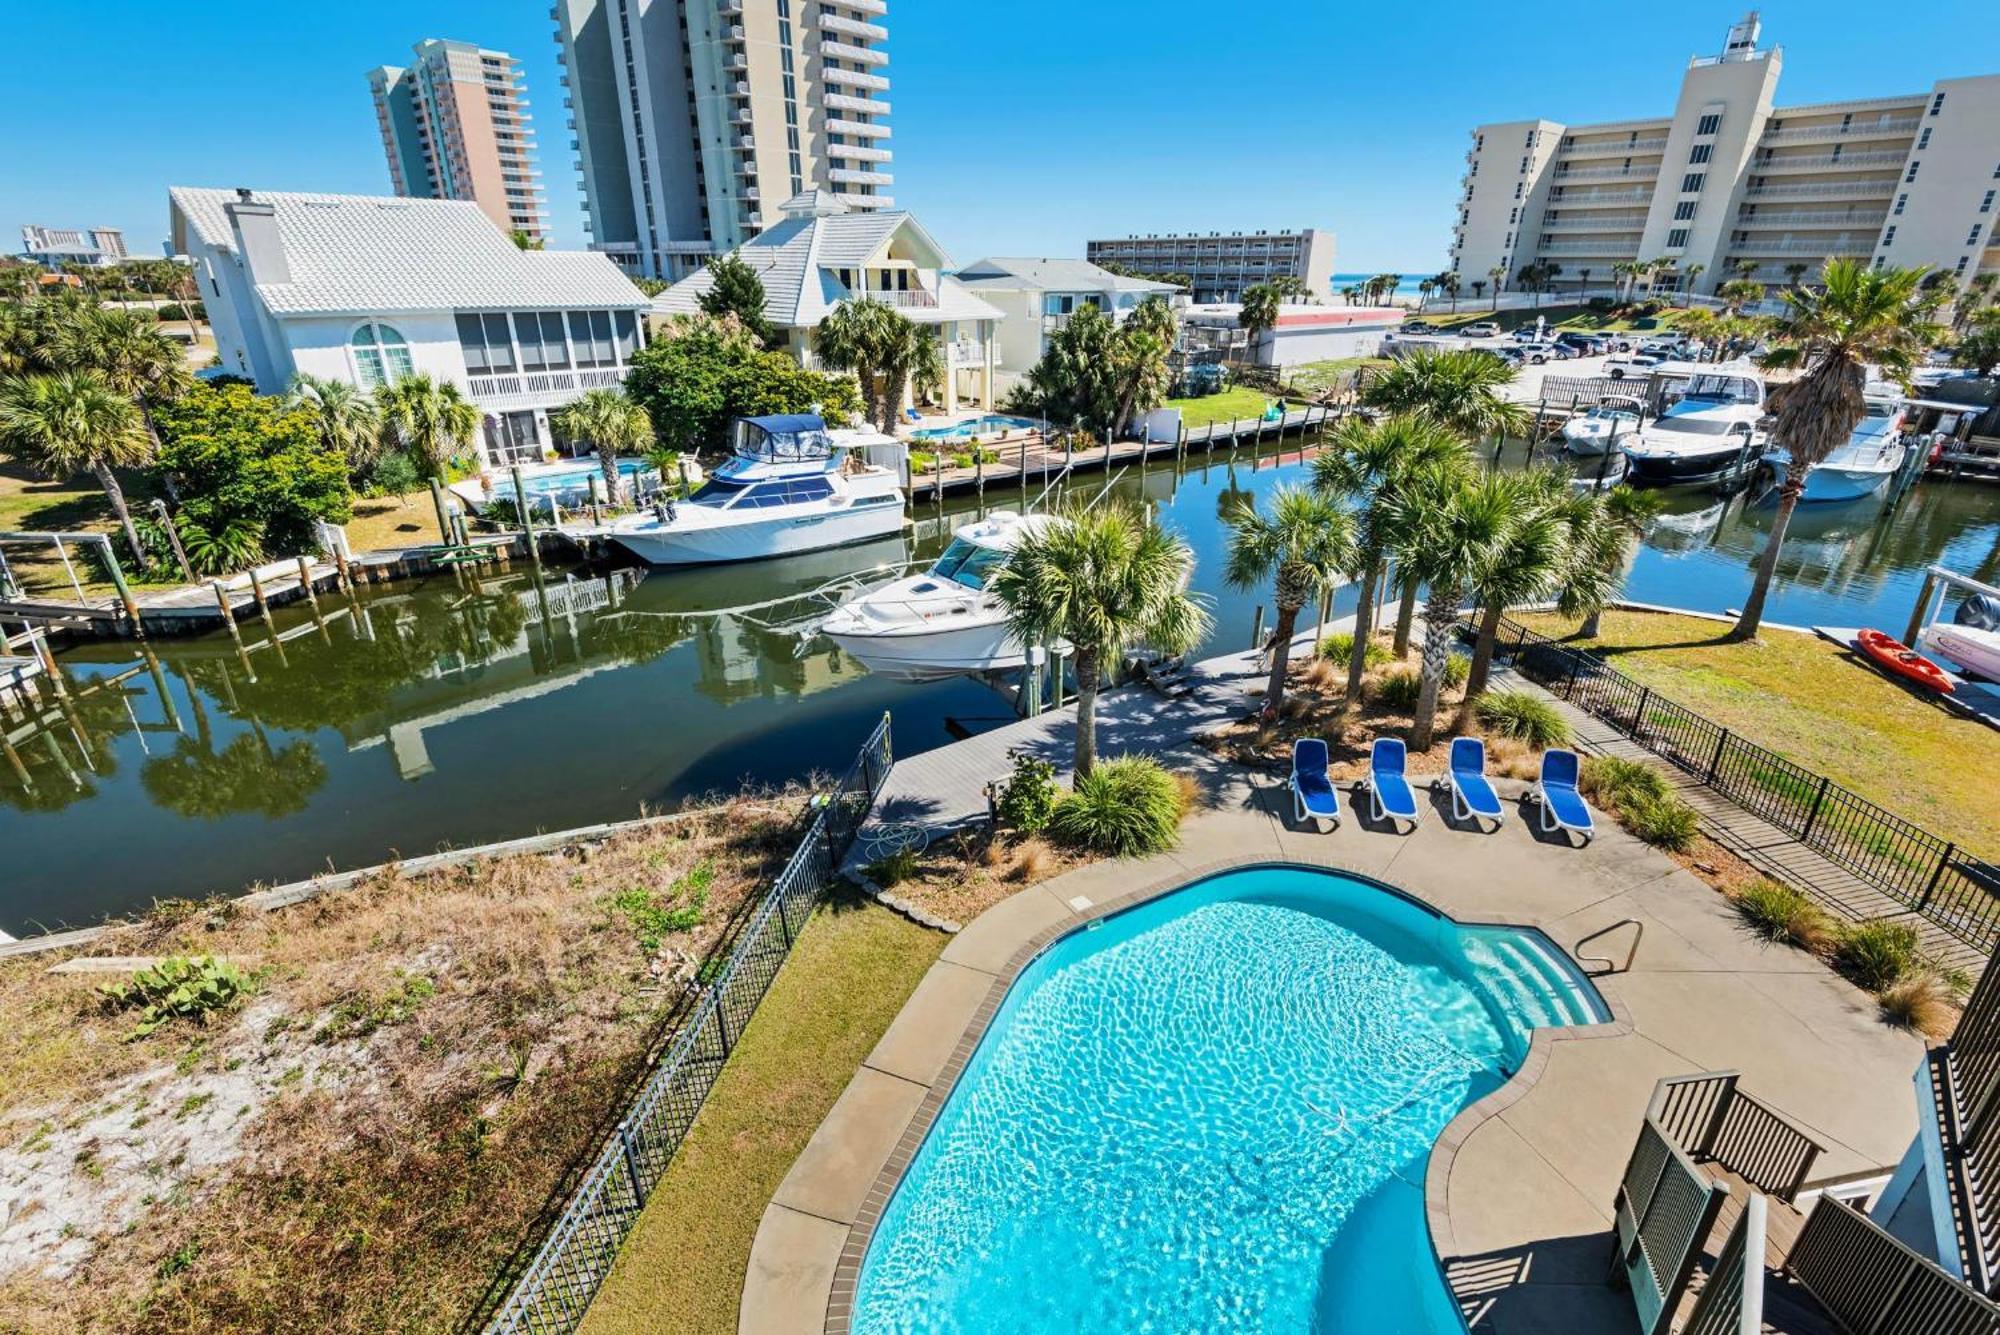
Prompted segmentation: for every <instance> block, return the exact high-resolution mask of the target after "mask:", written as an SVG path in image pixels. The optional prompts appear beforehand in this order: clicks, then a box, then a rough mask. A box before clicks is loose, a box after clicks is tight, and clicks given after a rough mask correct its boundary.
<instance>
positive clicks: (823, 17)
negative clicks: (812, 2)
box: [819, 9, 889, 42]
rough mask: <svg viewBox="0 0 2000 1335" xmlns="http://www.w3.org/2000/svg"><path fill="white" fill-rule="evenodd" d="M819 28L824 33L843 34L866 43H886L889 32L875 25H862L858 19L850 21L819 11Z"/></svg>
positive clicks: (843, 17) (840, 16) (837, 15)
mask: <svg viewBox="0 0 2000 1335" xmlns="http://www.w3.org/2000/svg"><path fill="white" fill-rule="evenodd" d="M819 26H820V28H821V29H822V30H824V31H826V32H838V33H845V34H847V35H848V36H849V37H859V38H861V39H862V40H863V41H866V42H886V41H888V40H889V30H888V29H887V28H884V27H882V26H881V25H880V24H877V23H863V22H862V21H861V20H860V19H850V18H847V17H845V16H843V15H840V14H829V13H827V12H826V11H825V10H823V9H822V10H821V11H820V14H819Z"/></svg>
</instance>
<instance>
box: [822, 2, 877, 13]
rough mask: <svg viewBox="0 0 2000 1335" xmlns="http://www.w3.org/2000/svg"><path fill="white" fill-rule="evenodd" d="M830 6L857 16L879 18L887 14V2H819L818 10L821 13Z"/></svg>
mask: <svg viewBox="0 0 2000 1335" xmlns="http://www.w3.org/2000/svg"><path fill="white" fill-rule="evenodd" d="M830 5H838V6H839V7H840V8H842V9H851V10H853V11H854V12H855V13H857V14H874V15H877V16H880V15H883V14H886V13H888V12H889V3H888V0H820V9H821V10H822V11H824V10H825V9H827V7H828V6H830Z"/></svg>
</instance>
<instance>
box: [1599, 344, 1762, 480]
mask: <svg viewBox="0 0 2000 1335" xmlns="http://www.w3.org/2000/svg"><path fill="white" fill-rule="evenodd" d="M1763 416H1764V378H1763V377H1762V376H1761V375H1759V374H1758V373H1757V368H1756V367H1754V366H1752V365H1751V364H1750V363H1749V362H1747V361H1737V362H1729V363H1726V364H1723V365H1719V366H1707V367H1701V368H1698V369H1694V371H1693V374H1691V375H1690V376H1689V377H1688V380H1687V387H1686V390H1685V392H1683V393H1682V394H1681V396H1680V398H1679V399H1677V400H1675V401H1674V402H1673V403H1672V404H1671V405H1670V406H1669V407H1668V408H1667V409H1666V410H1665V411H1664V412H1662V413H1661V414H1660V415H1659V416H1658V417H1656V418H1655V419H1653V421H1652V422H1650V423H1648V424H1647V425H1646V426H1645V427H1643V428H1641V429H1640V431H1639V432H1638V434H1637V435H1636V436H1634V437H1633V438H1632V441H1631V443H1630V444H1628V445H1625V446H1624V450H1625V456H1626V458H1628V459H1629V460H1631V466H1630V468H1629V470H1628V473H1627V476H1628V478H1629V479H1630V480H1631V481H1633V482H1637V483H1642V484H1646V485H1649V486H1655V487H1673V486H1685V485H1688V484H1690V483H1696V482H1708V481H1712V480H1713V479H1715V478H1717V477H1720V476H1721V475H1722V474H1724V473H1726V472H1728V471H1729V470H1730V469H1731V468H1733V467H1734V466H1736V464H1737V463H1738V461H1740V460H1742V459H1744V458H1745V457H1746V456H1747V455H1748V454H1749V453H1750V452H1751V451H1752V450H1753V449H1754V448H1755V446H1756V445H1757V444H1758V442H1759V441H1760V440H1761V439H1762V437H1761V435H1760V433H1759V428H1758V424H1759V422H1760V421H1761V420H1762V418H1763Z"/></svg>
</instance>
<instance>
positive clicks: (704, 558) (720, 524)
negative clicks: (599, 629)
mask: <svg viewBox="0 0 2000 1335" xmlns="http://www.w3.org/2000/svg"><path fill="white" fill-rule="evenodd" d="M877 439H878V438H877V437H874V436H872V435H870V436H865V438H864V437H863V436H862V435H859V434H857V435H855V436H854V438H852V439H847V438H844V437H843V434H842V433H839V432H832V431H828V430H827V427H826V423H825V422H824V421H822V420H821V419H820V418H818V417H815V416H811V415H807V414H797V415H791V416H781V417H744V418H739V419H737V420H736V422H734V423H733V424H732V426H731V442H730V444H731V449H732V453H733V457H732V458H731V459H730V460H729V461H728V462H727V463H725V464H723V465H722V466H720V467H719V468H717V469H716V470H715V472H714V473H712V474H711V475H710V476H709V479H708V481H707V482H705V483H703V484H702V487H701V489H700V490H699V491H697V492H695V494H694V495H692V496H690V497H688V498H687V499H686V500H684V501H678V502H675V501H660V502H657V503H655V505H654V506H653V508H652V511H651V512H650V513H648V514H642V515H634V516H632V517H630V518H627V519H622V520H619V521H618V522H616V523H614V524H611V525H609V526H608V527H606V528H605V529H604V530H602V532H603V536H605V537H607V538H610V539H611V540H612V541H613V542H615V543H617V544H618V545H619V546H621V547H623V548H624V549H625V550H626V551H629V552H631V553H632V554H633V555H634V556H636V557H638V558H639V559H640V560H642V561H645V562H647V563H649V564H651V565H660V566H672V565H702V564H709V563H713V562H720V561H755V560H761V559H763V558H765V557H771V556H794V555H797V554H798V553H800V552H815V551H821V550H823V549H825V548H828V547H844V546H846V545H848V544H849V543H856V542H870V541H873V540H874V539H876V538H884V537H889V536H891V535H893V534H896V533H899V532H901V531H902V527H903V490H902V486H901V480H900V478H899V477H898V475H897V474H896V473H895V472H892V471H891V470H889V469H887V468H883V467H879V466H874V465H869V464H864V463H862V462H861V461H860V460H859V458H858V457H856V453H855V451H856V448H857V447H858V446H860V445H862V444H872V442H874V441H875V440H877Z"/></svg>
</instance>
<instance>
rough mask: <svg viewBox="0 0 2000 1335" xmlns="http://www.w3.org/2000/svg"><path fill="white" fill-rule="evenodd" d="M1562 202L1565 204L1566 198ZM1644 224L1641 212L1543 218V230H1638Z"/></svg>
mask: <svg viewBox="0 0 2000 1335" xmlns="http://www.w3.org/2000/svg"><path fill="white" fill-rule="evenodd" d="M1563 203H1564V204H1565V205H1567V204H1568V203H1569V201H1568V200H1564V201H1563ZM1645 225H1646V215H1645V214H1643V213H1592V214H1588V215H1586V216H1584V217H1581V218H1544V219H1542V230H1543V231H1544V232H1578V231H1588V232H1616V231H1638V230H1640V229H1642V228H1644V227H1645Z"/></svg>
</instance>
